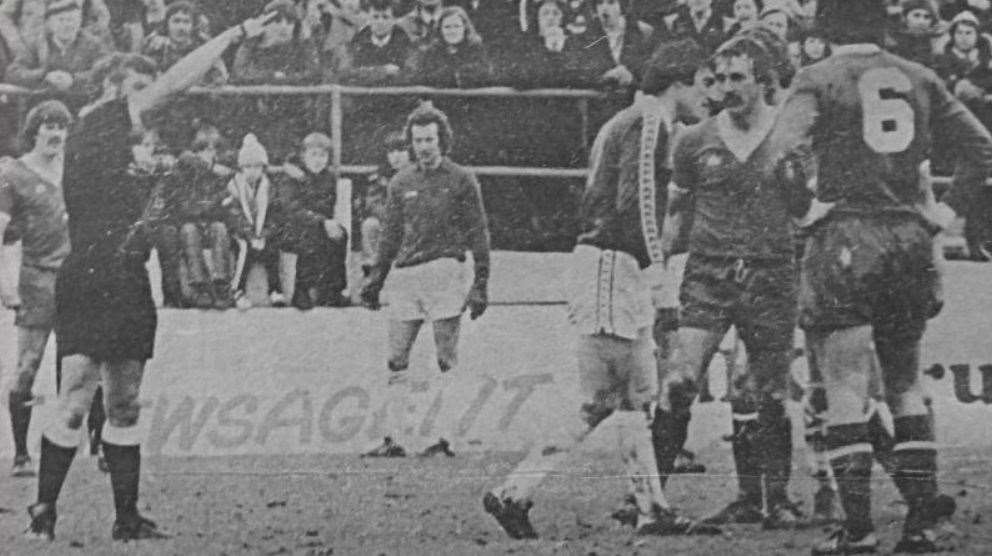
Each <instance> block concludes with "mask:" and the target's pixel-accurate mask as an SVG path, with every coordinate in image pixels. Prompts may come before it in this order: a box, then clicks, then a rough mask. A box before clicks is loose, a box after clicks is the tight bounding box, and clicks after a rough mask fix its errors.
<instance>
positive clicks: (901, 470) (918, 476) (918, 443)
mask: <svg viewBox="0 0 992 556" xmlns="http://www.w3.org/2000/svg"><path fill="white" fill-rule="evenodd" d="M894 423H895V433H896V434H895V446H894V447H893V449H892V456H891V457H892V478H893V480H894V481H895V483H896V487H897V488H898V489H899V492H900V494H902V496H903V498H904V499H905V500H906V503H907V504H908V506H909V511H910V513H909V515H908V516H907V519H906V529H907V530H910V531H915V530H919V529H921V528H925V527H930V526H932V525H933V520H932V519H928V518H927V517H926V515H928V514H930V513H932V512H928V511H926V507H927V505H928V504H929V503H930V502H931V501H932V500H933V498H934V496H936V495H937V448H936V444H935V442H934V433H933V421H932V419H931V417H930V416H929V415H908V416H903V417H896V418H895V419H894Z"/></svg>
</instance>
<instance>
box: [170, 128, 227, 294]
mask: <svg viewBox="0 0 992 556" xmlns="http://www.w3.org/2000/svg"><path fill="white" fill-rule="evenodd" d="M222 140H223V138H222V137H221V135H220V132H218V131H217V128H215V127H213V126H206V127H204V128H201V129H200V130H199V131H198V132H197V134H196V137H195V139H194V140H193V145H192V147H191V149H190V151H189V152H186V153H183V154H182V155H180V157H179V160H178V162H177V164H176V168H175V170H174V172H173V174H172V175H171V176H170V178H169V180H168V188H169V190H170V197H171V198H172V200H173V203H174V207H175V208H174V209H173V213H174V222H175V224H176V226H177V228H178V234H179V243H180V257H181V258H182V261H183V263H185V268H186V277H187V279H188V282H189V289H190V291H191V294H192V299H191V300H190V301H191V302H192V305H193V306H195V307H198V308H201V309H207V308H215V309H221V310H223V309H227V308H229V307H231V306H232V305H233V304H234V299H233V296H232V293H231V270H230V266H231V237H230V235H229V234H228V230H227V213H226V211H225V210H224V209H223V207H222V203H223V201H224V198H225V197H226V196H227V190H226V188H225V187H224V184H225V180H226V178H229V177H230V175H231V174H232V173H233V172H232V170H231V169H230V168H226V167H224V166H222V165H220V164H218V163H217V151H218V148H219V147H220V145H221V143H222ZM204 250H207V251H208V252H209V256H208V257H207V258H205V257H204V254H203V253H204ZM208 259H209V264H208Z"/></svg>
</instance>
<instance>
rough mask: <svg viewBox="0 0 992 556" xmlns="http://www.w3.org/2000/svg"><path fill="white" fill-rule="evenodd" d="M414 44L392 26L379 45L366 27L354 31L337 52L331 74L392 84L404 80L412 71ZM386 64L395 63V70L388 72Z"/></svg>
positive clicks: (414, 57)
mask: <svg viewBox="0 0 992 556" xmlns="http://www.w3.org/2000/svg"><path fill="white" fill-rule="evenodd" d="M415 53H416V47H414V45H413V42H411V41H410V37H409V35H407V34H406V32H405V31H404V30H403V29H400V28H399V27H393V32H392V34H390V35H389V41H388V42H387V43H386V44H384V45H380V44H377V41H376V40H375V39H374V38H373V36H372V31H371V30H370V29H369V28H368V27H366V28H365V29H362V30H361V31H359V32H358V34H357V35H355V37H354V38H352V39H351V42H350V43H349V44H348V47H347V48H346V49H344V51H343V52H342V53H341V55H340V56H339V64H340V65H339V66H338V68H337V69H336V71H335V74H336V75H338V76H339V77H340V79H341V80H342V81H346V82H353V83H360V84H362V85H395V84H398V83H403V82H405V81H406V80H408V79H409V78H410V76H411V74H412V72H414V71H416V56H415ZM387 66H396V67H397V68H399V73H391V72H390V71H389V70H387Z"/></svg>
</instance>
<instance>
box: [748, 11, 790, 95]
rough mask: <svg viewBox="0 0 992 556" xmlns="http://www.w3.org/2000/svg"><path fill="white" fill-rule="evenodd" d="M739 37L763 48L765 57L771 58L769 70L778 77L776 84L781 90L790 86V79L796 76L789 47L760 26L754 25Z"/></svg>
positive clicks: (770, 31)
mask: <svg viewBox="0 0 992 556" xmlns="http://www.w3.org/2000/svg"><path fill="white" fill-rule="evenodd" d="M738 36H741V37H750V38H752V39H754V40H756V41H758V42H759V43H761V46H762V47H764V49H765V51H766V52H767V55H768V56H770V57H771V63H770V65H771V69H772V70H773V71H774V72H775V76H776V77H778V84H779V86H780V87H782V88H783V89H787V88H789V86H790V85H792V79H793V78H794V77H795V76H796V66H795V65H794V64H793V63H792V58H791V57H790V56H789V45H788V44H787V43H786V42H785V41H784V40H782V38H781V37H779V36H778V35H777V34H775V32H774V31H772V30H771V29H769V28H767V27H763V26H761V25H755V26H754V27H751V28H749V29H746V30H744V31H742V32H741V33H739V34H738Z"/></svg>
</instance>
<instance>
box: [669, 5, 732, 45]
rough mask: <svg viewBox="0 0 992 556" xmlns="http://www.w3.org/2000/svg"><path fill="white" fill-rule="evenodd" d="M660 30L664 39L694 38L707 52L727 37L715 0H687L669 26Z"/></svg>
mask: <svg viewBox="0 0 992 556" xmlns="http://www.w3.org/2000/svg"><path fill="white" fill-rule="evenodd" d="M658 32H659V33H662V36H661V37H660V38H661V39H662V40H665V39H678V38H689V39H692V40H694V41H696V43H697V44H698V45H699V46H701V47H703V50H705V51H706V53H707V54H712V53H713V52H714V51H716V48H717V47H718V46H720V45H721V44H723V41H725V40H726V39H727V34H726V32H725V31H724V23H723V16H722V15H721V14H720V13H718V12H717V10H716V9H714V6H713V0H687V1H686V3H685V4H684V6H683V7H682V9H681V10H679V11H678V15H677V16H676V17H675V18H674V19H673V20H672V22H671V23H670V25H669V28H668V29H667V30H665V29H659V30H658Z"/></svg>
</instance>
